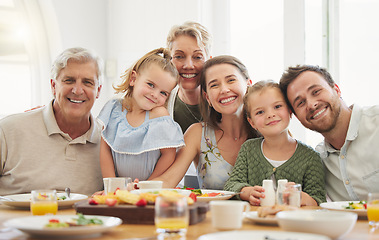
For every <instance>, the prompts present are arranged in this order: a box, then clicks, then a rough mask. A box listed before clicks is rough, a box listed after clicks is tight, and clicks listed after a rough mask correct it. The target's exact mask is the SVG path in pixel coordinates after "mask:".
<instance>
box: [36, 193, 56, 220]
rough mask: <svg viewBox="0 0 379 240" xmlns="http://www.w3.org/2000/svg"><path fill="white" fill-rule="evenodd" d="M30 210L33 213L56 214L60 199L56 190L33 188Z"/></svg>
mask: <svg viewBox="0 0 379 240" xmlns="http://www.w3.org/2000/svg"><path fill="white" fill-rule="evenodd" d="M31 195H32V196H31V201H30V211H31V212H32V215H46V214H54V215H55V214H56V213H57V211H58V200H57V191H56V190H33V191H32V192H31Z"/></svg>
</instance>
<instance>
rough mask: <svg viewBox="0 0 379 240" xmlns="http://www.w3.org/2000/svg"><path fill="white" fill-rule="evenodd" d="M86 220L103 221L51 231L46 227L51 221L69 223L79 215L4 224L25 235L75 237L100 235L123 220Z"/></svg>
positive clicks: (40, 217) (115, 218) (87, 216)
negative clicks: (101, 223) (97, 223)
mask: <svg viewBox="0 0 379 240" xmlns="http://www.w3.org/2000/svg"><path fill="white" fill-rule="evenodd" d="M84 216H85V217H86V218H95V217H96V218H98V219H100V220H102V221H103V223H104V224H103V225H99V226H82V227H68V228H56V229H49V228H45V227H44V226H45V225H46V224H47V223H48V222H49V220H50V219H52V218H54V219H59V221H61V222H65V221H69V220H71V219H72V218H78V216H77V215H46V216H30V217H21V218H14V219H10V220H8V221H6V222H4V226H6V227H10V228H15V229H18V230H20V231H23V232H25V233H28V234H31V235H37V236H75V235H92V234H100V233H102V232H105V231H109V230H110V229H112V228H114V227H116V226H118V225H120V224H121V223H122V220H121V219H120V218H117V217H105V216H95V215H84Z"/></svg>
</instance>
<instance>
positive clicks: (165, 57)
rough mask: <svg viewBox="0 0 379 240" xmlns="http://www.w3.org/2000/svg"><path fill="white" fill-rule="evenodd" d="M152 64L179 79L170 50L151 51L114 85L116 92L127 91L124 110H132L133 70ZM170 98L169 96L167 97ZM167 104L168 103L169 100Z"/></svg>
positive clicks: (140, 69) (123, 105) (143, 68)
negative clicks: (131, 82) (131, 81)
mask: <svg viewBox="0 0 379 240" xmlns="http://www.w3.org/2000/svg"><path fill="white" fill-rule="evenodd" d="M151 64H155V65H156V66H158V67H160V68H161V69H162V70H163V71H166V72H168V73H170V74H171V76H173V77H174V78H175V79H176V81H178V79H179V73H178V71H177V70H176V67H175V65H174V64H173V63H172V62H171V54H170V51H169V50H168V49H166V48H158V49H155V50H153V51H151V52H148V53H147V54H145V55H144V56H143V57H142V58H140V59H139V60H138V61H137V62H136V63H135V64H134V65H133V66H132V67H130V68H129V69H127V70H126V71H125V72H124V74H123V75H122V76H121V79H122V82H121V83H120V84H119V85H117V86H113V88H114V89H115V90H116V93H125V95H124V99H123V102H122V108H123V110H124V109H126V110H128V111H132V105H131V98H132V95H133V86H131V85H130V80H131V77H132V72H133V71H135V72H136V73H140V72H142V71H143V70H145V69H146V68H148V67H150V66H151ZM167 99H168V98H167ZM165 105H167V100H166V103H165Z"/></svg>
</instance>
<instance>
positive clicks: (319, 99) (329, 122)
mask: <svg viewBox="0 0 379 240" xmlns="http://www.w3.org/2000/svg"><path fill="white" fill-rule="evenodd" d="M287 96H288V100H289V102H290V103H291V105H292V107H293V109H294V111H295V114H296V117H297V118H298V119H299V121H300V122H301V123H302V124H303V125H304V126H305V127H306V128H309V129H311V130H314V131H317V132H319V133H325V132H329V131H330V130H332V129H333V128H334V127H335V126H336V123H337V120H338V117H339V115H340V112H341V101H340V96H341V92H340V91H339V89H338V87H336V86H335V87H334V88H332V87H330V86H329V85H328V83H327V82H326V81H325V80H324V79H323V77H322V76H321V75H320V74H318V73H316V72H313V71H306V72H303V73H302V74H300V75H299V76H298V77H297V78H296V79H295V80H294V81H293V82H292V83H291V84H290V85H289V86H288V88H287Z"/></svg>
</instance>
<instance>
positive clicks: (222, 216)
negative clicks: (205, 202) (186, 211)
mask: <svg viewBox="0 0 379 240" xmlns="http://www.w3.org/2000/svg"><path fill="white" fill-rule="evenodd" d="M209 204H210V208H211V215H212V225H213V227H215V228H217V229H221V230H231V229H239V228H241V227H242V220H243V218H244V212H246V213H247V212H249V210H250V204H249V203H248V202H245V201H236V200H219V201H210V203H209Z"/></svg>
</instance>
